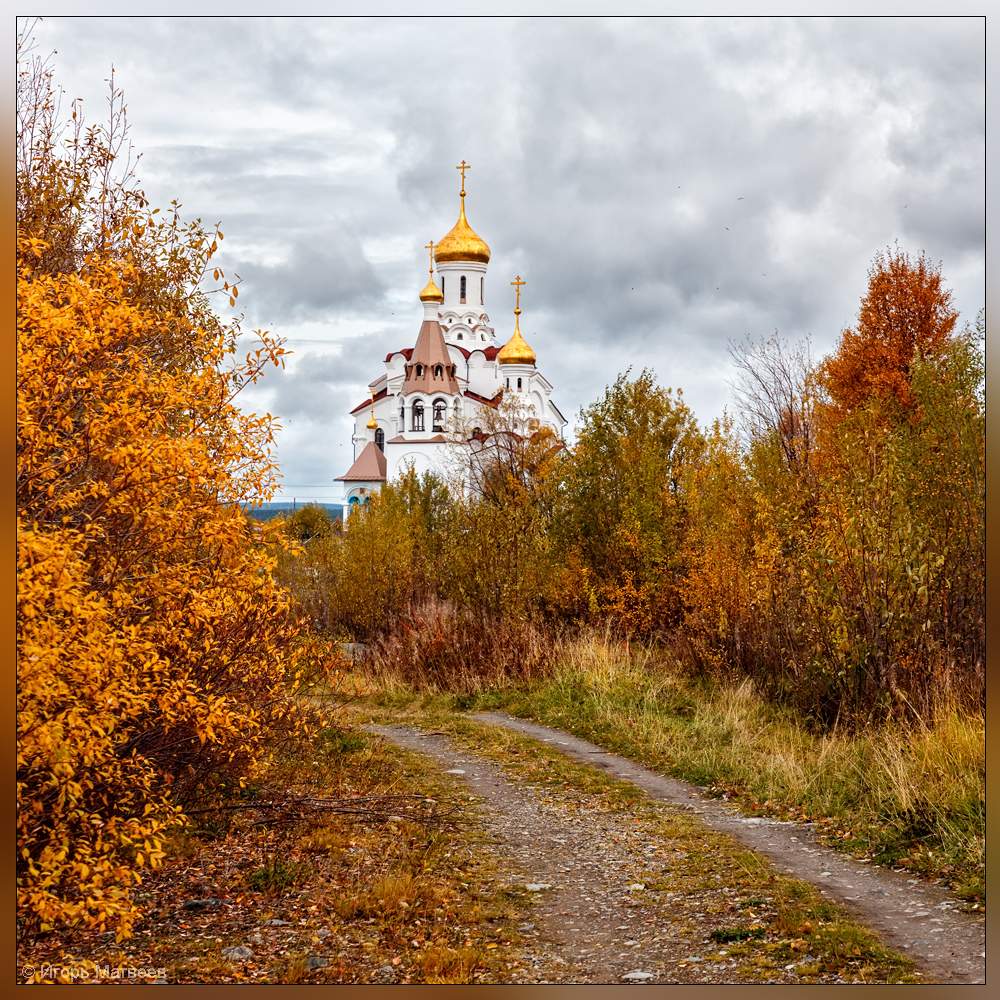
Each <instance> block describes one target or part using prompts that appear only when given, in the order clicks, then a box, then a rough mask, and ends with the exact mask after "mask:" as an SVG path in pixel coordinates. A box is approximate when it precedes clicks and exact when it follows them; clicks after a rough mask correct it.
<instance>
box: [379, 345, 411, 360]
mask: <svg viewBox="0 0 1000 1000" xmlns="http://www.w3.org/2000/svg"><path fill="white" fill-rule="evenodd" d="M397 354H402V355H403V357H404V358H406V360H407V361H409V360H410V357H411V356H412V354H413V348H412V347H402V348H400V349H399V350H398V351H390V352H389V353H388V354H387V355H386V356H385V360H386V364H388V363H389V362H390V361H392V359H393V358H394V357H395V356H396V355H397Z"/></svg>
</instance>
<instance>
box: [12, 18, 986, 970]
mask: <svg viewBox="0 0 1000 1000" xmlns="http://www.w3.org/2000/svg"><path fill="white" fill-rule="evenodd" d="M24 24H25V25H26V27H25V28H24V30H23V32H22V34H21V35H20V37H19V48H18V82H17V134H16V154H17V193H16V198H17V201H16V209H17V227H18V228H17V297H18V300H17V306H18V315H17V340H18V343H17V453H16V491H17V548H18V551H17V558H18V593H17V601H18V605H17V658H18V690H17V739H18V757H17V778H16V780H17V809H18V816H17V837H18V844H17V851H18V853H17V929H18V940H19V949H20V952H19V954H20V956H21V957H22V958H24V959H25V962H24V963H22V964H27V960H28V959H30V961H31V962H32V963H34V964H36V965H37V964H38V963H39V962H40V961H41V960H42V959H44V958H46V957H50V958H52V959H53V960H54V959H57V958H58V959H60V960H63V959H65V960H66V962H65V963H64V964H69V961H70V960H71V959H72V958H73V956H74V955H75V956H78V957H80V958H81V960H83V959H88V960H90V959H93V960H95V961H96V960H97V958H101V959H105V960H110V959H113V958H114V957H115V956H117V957H118V958H121V959H123V960H124V959H126V958H127V959H129V960H130V961H132V960H134V961H136V962H138V961H145V960H147V959H148V960H149V961H150V963H151V964H155V965H161V964H162V965H164V966H165V967H167V968H168V970H169V972H168V978H170V979H171V981H176V980H178V979H180V980H190V981H213V982H222V981H237V980H242V979H246V980H255V979H264V980H268V981H273V980H276V979H278V980H282V981H288V982H291V981H298V980H301V981H310V982H312V981H369V979H367V978H366V977H369V976H374V975H376V974H378V975H379V976H382V977H383V978H384V979H385V980H386V981H399V982H403V981H413V982H418V981H419V982H434V981H440V982H445V981H448V982H450V981H456V982H464V981H496V980H497V978H498V977H499V978H502V977H503V976H504V975H507V974H508V973H509V972H510V970H511V969H512V968H514V964H512V963H516V958H515V956H514V951H516V945H517V939H516V934H515V933H514V932H513V930H512V921H513V920H515V917H516V910H517V907H518V906H519V905H520V904H519V902H518V901H517V900H515V899H513V898H511V897H509V896H506V895H504V893H503V892H502V891H501V890H500V889H499V888H498V886H497V884H496V880H495V879H494V876H493V874H492V869H491V867H490V865H491V862H490V855H489V852H488V851H487V850H486V849H485V848H484V845H483V842H482V841H481V840H480V839H479V833H478V832H476V831H477V827H476V823H477V820H476V813H475V806H474V804H470V803H469V802H467V801H464V800H463V801H462V802H461V804H460V803H459V801H458V800H457V799H453V798H449V797H448V794H447V793H446V791H445V790H444V789H442V788H441V787H439V786H438V785H436V784H435V779H434V776H433V774H432V772H431V770H430V768H429V767H428V766H427V765H425V764H421V763H420V762H419V761H417V760H416V759H411V758H408V757H406V756H405V755H401V754H399V753H396V752H395V751H390V750H388V749H387V748H385V747H383V746H381V745H380V744H377V743H374V742H372V741H371V740H370V739H369V738H368V737H367V736H366V735H364V734H363V733H361V732H359V731H358V730H357V729H356V728H354V723H355V722H356V721H357V716H356V715H354V714H352V710H351V709H350V708H349V707H346V706H347V704H348V703H349V702H351V701H352V699H362V698H364V699H367V702H365V704H367V705H373V704H379V705H381V706H382V707H383V708H385V707H386V706H389V707H394V710H398V709H405V708H406V707H407V706H410V707H412V706H422V707H421V709H420V710H421V711H423V712H425V713H428V712H429V713H431V714H434V713H437V714H436V715H435V717H440V718H441V719H445V718H446V715H445V714H444V712H443V710H445V709H447V710H448V712H450V713H451V714H454V710H455V709H458V710H463V709H469V708H474V707H503V708H505V709H507V710H509V711H512V712H516V713H519V714H523V715H530V716H534V717H536V718H538V719H540V720H542V721H545V722H550V723H554V724H557V725H559V726H562V727H565V728H567V729H570V730H572V731H574V732H578V733H580V734H581V735H585V736H588V737H590V738H592V739H594V740H596V741H598V742H601V743H603V744H604V745H606V746H608V747H609V748H612V749H615V750H618V751H620V752H622V753H626V754H628V755H630V756H634V757H636V758H637V759H639V760H643V761H645V762H647V763H649V764H652V765H654V766H656V767H659V768H662V769H663V770H665V771H669V772H671V773H674V774H677V775H681V776H683V777H685V778H688V779H691V780H694V781H697V782H699V783H702V784H706V785H708V786H709V787H711V788H713V789H714V790H716V791H717V792H718V793H719V794H725V795H728V796H731V797H736V798H737V799H739V801H740V802H741V803H742V804H743V805H744V806H745V807H747V808H749V809H751V810H759V811H764V812H774V813H778V814H781V815H788V816H797V817H799V818H807V817H808V818H810V819H814V820H816V821H817V822H819V823H821V824H822V825H823V827H824V829H825V830H826V832H827V835H828V837H829V838H830V839H831V840H832V841H834V842H836V843H839V844H840V845H841V846H842V847H844V848H845V849H847V850H851V851H854V852H859V853H863V854H865V855H867V856H870V857H873V858H875V859H876V860H881V861H885V862H888V863H891V864H894V865H897V866H904V867H908V868H909V869H910V870H912V871H914V872H917V873H921V874H925V875H929V876H934V877H941V878H945V879H947V880H948V881H949V882H950V883H951V884H952V885H953V886H954V887H955V889H956V890H957V891H958V892H959V893H960V894H961V895H962V896H963V897H964V898H965V899H967V900H968V901H969V902H970V904H972V905H978V904H979V903H980V902H981V899H982V884H983V835H984V813H985V808H984V784H985V778H984V745H983V733H984V726H983V709H984V641H985V637H984V632H985V626H984V620H985V618H984V616H985V604H984V588H985V582H984V549H983V546H984V475H985V472H984V470H985V454H984V442H985V435H984V395H983V384H984V368H983V364H984V362H983V336H984V321H983V318H982V315H980V317H979V318H978V320H977V322H976V323H975V325H973V326H969V325H966V326H964V327H960V326H959V323H958V316H957V314H956V313H955V311H954V309H953V307H952V304H951V298H950V294H949V293H948V291H947V289H946V287H945V285H944V282H943V278H942V274H941V270H940V267H939V266H938V265H937V264H935V263H933V262H932V261H930V260H929V259H928V258H927V257H926V256H924V255H923V254H921V255H919V256H917V257H913V256H910V255H909V254H907V253H906V252H904V251H903V250H901V249H899V248H898V247H893V248H889V249H887V250H886V251H885V252H884V253H881V254H879V255H877V256H876V258H875V259H874V261H873V264H872V267H871V271H870V274H869V282H868V289H867V292H866V294H865V296H864V298H863V300H862V302H861V306H860V310H859V313H858V320H857V323H856V324H855V326H854V327H852V328H851V329H849V330H845V331H844V332H843V334H842V337H841V341H840V344H839V346H838V348H837V350H836V351H835V352H834V353H833V354H832V355H831V356H830V357H828V358H825V359H819V360H813V359H812V358H811V357H810V355H809V352H808V349H807V346H806V345H795V344H790V343H787V342H784V341H782V340H780V339H778V338H772V339H770V340H767V341H763V342H747V343H745V344H743V345H742V346H738V347H736V348H734V351H735V355H734V356H735V359H736V363H737V368H738V369H739V371H740V372H741V373H742V377H741V382H740V385H739V387H738V392H737V397H738V411H737V412H736V414H735V415H734V416H733V417H732V418H726V419H724V420H720V421H717V422H716V423H714V424H713V425H712V426H711V427H703V426H701V425H699V423H698V422H697V420H696V419H695V417H694V415H693V414H692V412H691V411H690V409H689V408H688V407H687V406H686V404H685V403H684V400H683V396H682V394H681V392H680V391H679V390H672V389H668V388H665V387H663V386H661V385H660V384H658V382H657V379H656V377H655V375H654V374H653V373H652V372H650V371H645V370H644V371H641V372H639V373H634V372H632V371H631V370H629V371H625V372H623V373H621V374H620V375H618V376H617V377H616V378H615V379H614V380H613V382H612V383H611V384H610V385H608V387H607V389H606V391H605V392H604V394H603V395H602V396H601V397H600V398H599V399H598V400H596V401H594V402H592V403H591V404H590V405H588V406H586V407H585V408H584V409H583V410H582V411H581V413H580V417H579V421H578V431H577V434H576V438H575V441H574V442H573V444H572V445H571V446H566V445H564V444H563V443H562V442H560V441H558V440H556V439H555V437H554V436H553V435H552V434H551V433H550V432H548V431H546V430H544V429H541V430H533V431H531V432H530V433H528V434H522V433H518V432H517V428H519V427H523V424H524V416H525V415H524V414H523V413H521V412H520V411H519V408H518V406H517V404H516V403H514V402H511V401H508V402H506V403H503V404H501V405H500V406H499V407H498V408H497V409H496V410H494V411H492V413H491V414H490V415H489V416H488V417H487V418H484V420H483V422H482V431H483V433H482V434H481V435H480V441H481V448H480V450H479V451H478V452H477V454H476V456H475V460H474V462H473V463H472V467H471V468H469V467H468V464H467V463H466V467H465V473H464V482H462V483H461V484H460V485H459V484H456V482H452V481H445V480H444V479H440V478H435V477H433V476H423V477H417V476H415V475H413V474H409V475H406V476H403V477H402V478H401V479H400V481H398V482H396V483H393V484H391V485H389V486H387V487H386V488H385V490H384V491H383V492H382V493H381V494H380V495H379V496H377V497H374V498H372V501H371V503H370V505H367V506H366V508H365V509H363V510H359V511H357V512H354V513H352V514H351V515H350V518H349V521H348V523H347V524H346V525H341V524H339V522H338V523H336V524H334V523H331V522H330V521H329V519H328V518H327V516H326V514H325V512H324V511H323V510H322V509H320V508H314V507H307V508H305V509H303V510H302V511H298V512H296V514H295V516H293V517H290V518H276V519H274V520H272V521H270V522H267V523H265V524H261V523H259V522H254V521H252V520H251V519H249V518H248V517H247V516H246V514H245V509H246V508H247V507H248V506H252V505H254V504H257V503H261V502H264V501H266V500H267V499H268V498H269V497H271V496H272V495H273V493H274V491H275V489H276V487H277V468H276V463H275V459H274V451H273V448H274V435H275V433H276V425H275V423H274V421H273V419H272V418H271V416H270V415H268V414H252V413H248V412H245V411H244V410H243V409H241V408H240V406H239V405H238V403H239V399H240V393H241V392H242V391H243V390H244V389H245V388H246V387H247V386H249V385H251V384H253V383H254V382H255V381H256V380H257V379H259V378H260V377H261V376H262V375H263V373H264V372H265V371H266V370H268V369H271V368H279V369H280V367H281V366H282V363H283V355H284V351H283V347H282V344H281V342H280V340H279V339H278V338H276V337H274V336H273V335H271V334H269V333H267V332H266V331H257V340H256V344H255V346H253V347H251V348H250V349H249V350H248V349H247V347H246V341H245V340H244V339H241V338H243V337H244V331H243V330H242V329H241V326H240V322H239V321H238V320H236V319H224V318H223V317H222V316H221V315H220V307H222V306H224V305H225V304H228V306H229V309H230V310H231V309H233V308H235V307H236V305H237V302H238V298H239V287H238V282H236V283H234V281H233V280H231V279H230V278H229V277H228V276H227V275H226V274H225V273H224V272H223V271H222V270H221V269H220V268H219V267H218V266H216V264H215V263H214V260H215V259H217V258H216V255H217V253H218V250H219V244H220V242H221V241H222V240H223V238H224V236H223V233H222V231H221V229H220V228H219V227H218V226H206V225H203V224H202V222H201V221H200V220H194V221H184V220H183V219H182V218H181V215H180V210H179V206H178V205H177V203H173V204H172V205H171V206H170V207H169V209H168V210H167V211H165V212H160V211H159V210H158V209H156V208H153V207H151V206H150V205H149V204H148V202H147V199H146V197H145V195H144V194H143V192H142V190H141V189H140V188H139V186H138V184H137V182H136V180H135V178H134V166H135V160H134V158H133V156H132V150H131V146H130V144H129V139H128V124H127V120H126V116H125V110H124V102H123V97H122V94H121V92H120V91H119V90H118V89H117V88H116V85H115V83H114V80H113V77H112V80H111V83H110V92H109V102H108V119H107V121H106V122H105V123H103V124H94V125H88V124H86V122H85V119H84V115H83V109H82V108H81V107H80V106H79V105H78V104H76V103H74V104H73V105H71V106H68V107H61V105H60V98H59V90H58V87H57V86H56V84H55V83H54V81H53V77H52V72H51V69H50V66H49V64H48V63H47V61H46V60H44V59H39V58H38V57H37V56H36V55H35V54H34V53H33V52H32V50H31V32H30V22H24ZM238 344H239V350H237V345H238ZM462 454H465V453H464V452H463V453H462ZM466 457H467V456H466ZM344 642H352V643H359V644H363V647H364V650H365V654H364V658H363V660H361V661H359V662H357V663H355V664H354V670H353V673H352V672H351V671H350V670H349V668H350V667H351V663H349V662H348V660H347V658H346V656H345V653H344V651H343V648H342V646H341V644H342V643H344ZM352 649H354V647H352ZM351 684H357V685H358V687H357V689H356V690H354V689H352V688H351V687H350V685H351ZM319 694H322V695H324V697H318V695H319ZM352 720H353V721H352ZM443 724H444V722H442V725H443ZM449 725H450V724H449ZM454 725H455V726H458V727H459V728H456V729H455V730H454V731H455V732H456V733H457V734H459V735H461V734H463V733H464V734H465V735H466V736H468V734H469V733H470V732H471V730H463V729H461V725H460V724H459V723H455V724H454ZM486 749H489V748H486ZM518 752H519V753H520V751H518ZM574 775H576V776H575V777H572V780H573V781H578V780H582V778H580V775H579V774H577V772H574ZM463 817H464V819H463ZM205 899H214V900H215V902H214V903H211V904H207V905H205V906H202V905H200V904H199V903H198V900H205ZM189 904H190V905H189ZM404 904H405V905H404ZM748 905H749V904H748ZM810 905H811V904H810ZM775 912H776V913H778V911H775ZM265 913H266V914H267V915H268V916H267V917H266V918H263V915H264V914H265ZM778 915H779V916H780V913H779V914H778ZM262 919H273V920H280V921H284V920H287V921H288V923H287V924H285V923H276V924H271V925H267V926H266V927H265V926H261V920H262ZM775 919H777V917H776V918H775ZM831 919H833V918H831ZM734 926H735V925H734ZM740 926H742V924H741V925H740ZM753 926H754V928H756V925H753ZM289 927H291V928H294V930H288V928H289ZM790 928H791V924H789V932H788V934H787V935H785V937H789V935H790V934H791V929H790ZM321 930H325V931H329V935H328V936H319V931H321ZM314 931H315V932H316V935H317V936H318V940H314V939H313V937H311V936H310V935H312V934H313V932H314ZM272 932H273V933H274V934H277V935H278V936H277V937H273V936H269V935H272ZM724 932H725V933H728V931H726V928H725V927H724V926H722V925H721V924H720V933H724ZM733 933H736V931H733ZM766 933H767V934H770V933H771V932H770V931H769V930H767V931H766ZM250 935H253V936H254V940H253V941H251V940H250ZM281 935H285V937H282V936H281ZM286 937H287V940H286ZM257 938H259V940H257ZM719 940H720V942H721V941H722V939H721V938H720V939H719ZM726 940H727V941H728V942H729V943H732V942H733V941H736V938H732V939H728V938H727V939H726ZM769 940H770V938H769ZM774 940H775V941H777V942H779V945H780V947H779V950H780V948H783V947H784V944H780V942H782V941H784V940H785V938H775V939H774ZM789 940H792V939H791V938H789ZM414 942H416V943H414ZM321 945H322V947H320V946H321ZM230 947H231V948H234V949H237V951H236V952H234V953H233V954H234V955H236V956H237V957H235V958H234V957H232V955H231V956H230V957H226V956H223V955H222V949H223V948H230ZM789 947H791V945H789ZM858 947H859V948H862V950H864V949H865V948H868V945H863V946H862V945H860V944H859V945H858ZM243 948H246V949H249V951H250V952H251V953H252V954H251V955H246V954H245V952H243V951H240V950H239V949H243ZM792 950H794V949H792ZM866 954H868V952H866ZM240 955H242V956H243V957H242V958H240V957H238V956H240ZM782 957H786V956H784V952H782ZM855 957H857V956H855ZM311 959H315V961H311ZM397 959H398V961H397ZM882 961H883V959H882V958H878V959H873V962H874V963H875V964H874V965H873V968H874V969H876V972H877V973H878V975H884V976H889V975H890V974H891V975H892V976H896V977H897V978H902V977H904V975H905V970H904V968H903V966H902V965H897V964H896V959H895V958H892V957H890V958H886V959H885V960H884V962H885V964H883V965H879V964H878V963H879V962H882ZM112 964H113V963H112ZM387 970H388V971H387ZM490 977H493V979H490ZM56 978H58V977H56Z"/></svg>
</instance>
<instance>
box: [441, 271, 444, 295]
mask: <svg viewBox="0 0 1000 1000" xmlns="http://www.w3.org/2000/svg"><path fill="white" fill-rule="evenodd" d="M441 297H442V298H443V297H444V275H443V274H442V275H441Z"/></svg>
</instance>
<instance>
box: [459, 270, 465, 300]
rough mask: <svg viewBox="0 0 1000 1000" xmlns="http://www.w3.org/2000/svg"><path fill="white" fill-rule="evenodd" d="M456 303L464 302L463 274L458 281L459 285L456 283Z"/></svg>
mask: <svg viewBox="0 0 1000 1000" xmlns="http://www.w3.org/2000/svg"><path fill="white" fill-rule="evenodd" d="M458 301H459V302H464V301H465V275H464V274H463V275H462V277H461V278H460V279H459V283H458Z"/></svg>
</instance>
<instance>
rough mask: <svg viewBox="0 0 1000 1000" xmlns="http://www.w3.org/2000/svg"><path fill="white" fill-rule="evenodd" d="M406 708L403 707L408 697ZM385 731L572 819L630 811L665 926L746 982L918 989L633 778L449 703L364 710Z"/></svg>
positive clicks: (899, 958)
mask: <svg viewBox="0 0 1000 1000" xmlns="http://www.w3.org/2000/svg"><path fill="white" fill-rule="evenodd" d="M397 700H398V699H397ZM354 711H356V712H358V713H360V714H363V715H364V717H365V718H372V717H374V718H377V719H378V721H380V722H388V723H391V722H399V723H404V724H409V725H420V726H423V727H425V728H430V729H433V730H434V731H438V732H443V733H445V734H446V735H448V736H449V737H450V738H452V739H454V740H456V741H458V742H459V743H461V744H462V745H464V746H465V747H467V748H468V749H469V750H471V751H473V752H475V753H477V754H480V755H482V756H483V757H485V758H488V759H489V760H491V761H493V762H494V763H496V764H497V765H499V766H500V767H502V768H503V769H504V770H505V771H507V772H508V773H509V774H511V775H512V776H513V777H515V778H516V779H518V780H520V781H523V782H525V783H527V784H530V785H533V786H535V787H538V788H539V789H541V790H542V791H543V793H544V794H546V795H551V796H555V797H557V798H559V799H560V800H562V801H563V802H565V803H566V804H567V805H568V806H569V808H571V809H573V810H579V811H586V812H588V813H599V812H602V811H609V812H616V813H625V814H627V815H628V816H629V817H630V820H631V822H634V823H635V824H637V825H638V826H640V827H641V828H642V829H643V830H644V831H645V832H646V834H647V835H648V836H649V837H650V838H651V839H654V840H655V841H656V842H657V844H658V848H659V850H658V855H657V856H658V857H659V858H660V862H659V863H658V864H651V866H650V870H649V871H648V872H647V873H646V874H645V875H644V877H643V879H642V881H643V883H644V885H645V890H646V891H647V892H649V893H653V894H654V895H655V896H656V897H658V898H659V899H660V900H662V903H661V904H660V905H662V906H663V907H664V911H665V912H664V919H668V920H670V921H672V922H675V923H679V924H680V925H681V926H686V927H687V928H688V930H689V931H690V933H691V934H692V942H693V946H697V945H698V943H699V942H700V946H701V947H702V948H709V947H711V946H712V945H714V946H721V948H722V951H721V952H720V951H719V950H717V951H716V952H715V954H714V956H713V955H709V954H705V953H704V952H703V954H705V957H706V958H707V959H709V960H713V961H723V960H727V961H728V960H732V959H735V960H737V962H738V963H739V964H738V966H737V971H738V973H739V975H740V977H741V978H742V979H746V980H750V981H773V976H774V975H775V974H776V972H777V971H779V970H784V969H785V968H786V967H787V966H788V965H790V964H792V965H794V968H795V970H796V975H797V977H798V979H799V980H800V981H801V982H806V983H808V982H818V981H821V979H826V980H829V978H831V977H842V978H844V979H845V980H847V981H855V982H890V983H891V982H897V983H901V982H917V981H919V977H918V976H917V974H916V973H915V971H914V968H913V964H912V962H911V961H910V960H909V959H908V958H906V957H905V956H903V955H900V954H899V953H897V952H895V951H894V950H892V949H890V948H888V947H886V946H885V945H884V944H883V943H882V941H881V940H880V939H879V938H878V936H877V935H876V934H874V933H873V932H871V931H869V930H867V929H866V928H865V927H863V926H862V925H861V924H859V923H857V922H856V921H855V920H854V919H853V918H852V917H850V916H849V915H848V914H847V913H846V912H845V911H844V910H842V909H841V908H840V907H838V906H836V905H835V904H833V903H830V902H829V901H827V900H826V899H824V898H823V896H822V895H821V894H820V892H819V890H818V889H816V888H815V887H814V886H812V885H810V884H809V883H806V882H803V881H800V880H798V879H795V878H792V877H790V876H787V875H783V874H780V873H778V872H776V871H775V870H774V869H773V868H772V867H771V865H770V864H768V862H767V861H766V860H764V859H763V858H761V857H760V856H759V855H757V854H755V853H754V852H752V851H749V850H747V849H745V848H743V847H742V846H740V845H739V844H737V843H736V842H735V841H734V840H732V838H730V837H729V836H728V835H726V834H723V833H720V832H718V831H715V830H712V829H711V828H710V827H707V826H706V825H705V824H704V823H702V822H701V821H700V820H699V819H697V818H696V817H694V816H691V815H689V814H688V813H686V812H684V811H683V810H679V809H677V808H675V807H672V806H670V805H667V804H665V803H660V802H657V801H655V800H653V799H650V798H649V797H648V796H647V795H646V794H645V793H644V792H642V791H641V790H640V789H638V788H636V787H635V786H634V785H632V784H631V783H630V782H628V781H622V780H620V779H617V778H615V777H612V776H610V775H608V774H606V773H605V772H603V771H600V770H598V769H597V768H595V767H592V766H588V765H586V764H580V763H578V762H576V761H573V760H571V759H570V758H568V757H566V756H565V755H563V754H562V753H560V752H559V751H558V750H556V749H554V748H552V747H549V746H547V745H546V744H543V743H539V742H538V741H535V740H533V739H530V738H529V737H526V736H523V735H521V734H519V733H514V732H511V731H509V730H506V729H501V728H499V727H495V726H489V725H484V724H481V723H478V722H475V721H472V720H469V719H466V718H463V717H461V716H456V715H455V714H454V712H452V711H451V710H450V708H449V707H448V705H447V704H446V700H445V699H441V698H435V697H433V696H428V697H423V698H418V699H411V701H410V702H409V703H408V704H406V705H402V706H401V705H399V704H397V705H396V707H394V708H385V707H382V708H378V707H376V708H374V710H373V709H372V707H371V706H370V705H369V706H367V707H366V706H363V705H359V706H356V707H355V709H354Z"/></svg>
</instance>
